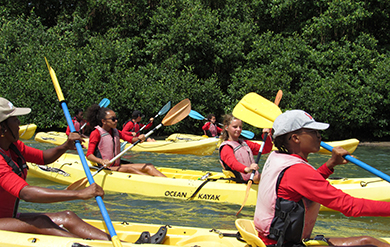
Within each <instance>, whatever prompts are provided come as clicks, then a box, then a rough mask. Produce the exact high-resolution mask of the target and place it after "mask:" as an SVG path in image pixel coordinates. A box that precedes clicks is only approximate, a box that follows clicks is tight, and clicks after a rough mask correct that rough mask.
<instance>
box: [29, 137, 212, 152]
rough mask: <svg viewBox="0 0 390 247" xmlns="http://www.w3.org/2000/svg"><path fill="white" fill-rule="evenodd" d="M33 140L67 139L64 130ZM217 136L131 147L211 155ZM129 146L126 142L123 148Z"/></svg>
mask: <svg viewBox="0 0 390 247" xmlns="http://www.w3.org/2000/svg"><path fill="white" fill-rule="evenodd" d="M35 140H36V141H38V142H43V143H51V144H55V145H61V144H62V143H64V142H65V141H66V140H67V136H66V134H65V133H64V132H55V131H50V132H38V133H37V134H36V135H35ZM84 141H85V142H83V146H84V147H88V141H89V139H88V138H85V139H84ZM218 142H219V139H217V138H200V139H198V140H195V141H194V140H188V139H182V138H171V139H169V138H167V139H166V140H156V141H155V142H143V143H139V144H137V145H135V146H134V147H132V148H131V151H135V152H155V153H175V154H193V155H211V154H212V153H213V152H214V151H215V149H216V148H217V143H218ZM129 146H131V144H129V143H128V144H126V146H125V148H127V147H129Z"/></svg>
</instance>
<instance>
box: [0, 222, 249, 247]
mask: <svg viewBox="0 0 390 247" xmlns="http://www.w3.org/2000/svg"><path fill="white" fill-rule="evenodd" d="M85 221H86V222H88V223H89V224H91V225H93V226H95V227H97V228H99V229H101V230H103V231H105V232H108V230H107V228H106V227H105V224H104V222H103V221H99V220H85ZM112 223H113V226H114V228H115V231H116V233H117V235H118V237H119V239H121V240H122V241H125V242H122V246H125V247H126V246H133V247H134V246H140V245H139V244H133V243H135V242H136V241H137V240H138V238H139V237H140V235H141V233H142V232H144V231H148V232H150V235H151V236H152V235H153V234H155V233H157V232H158V230H159V229H160V227H161V226H162V225H153V224H142V223H131V222H126V221H123V222H115V221H114V222H112ZM221 231H222V232H223V233H228V234H231V235H235V234H236V233H237V230H221ZM0 236H1V238H0V244H1V246H14V247H15V246H37V247H43V246H60V247H65V246H66V247H71V246H94V247H105V246H112V242H111V241H101V240H86V239H80V238H66V237H58V236H48V235H40V234H29V233H17V232H9V231H0ZM76 244H82V245H76ZM161 245H163V246H188V247H189V246H199V247H200V246H221V247H222V246H224V247H234V246H237V247H241V246H246V243H245V242H241V241H238V240H237V238H236V237H224V236H220V235H219V234H218V232H216V231H212V229H205V228H195V227H180V226H167V235H166V236H165V239H164V241H163V243H162V244H148V245H147V246H161Z"/></svg>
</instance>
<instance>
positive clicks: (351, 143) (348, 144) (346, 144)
mask: <svg viewBox="0 0 390 247" xmlns="http://www.w3.org/2000/svg"><path fill="white" fill-rule="evenodd" d="M208 138H209V137H207V136H206V137H205V136H198V135H191V134H172V135H170V136H169V137H168V138H167V140H187V141H190V140H193V141H194V140H203V139H208ZM211 139H213V138H211ZM250 141H252V142H256V143H258V144H260V145H262V144H263V141H257V140H250ZM326 143H327V144H329V145H331V146H332V147H337V146H340V147H343V148H344V149H345V150H347V151H348V152H349V153H351V154H352V153H353V152H354V151H355V150H356V148H357V146H358V145H359V140H358V139H356V138H351V139H347V140H341V141H330V142H326ZM220 144H221V141H219V142H218V143H217V146H218V147H219V145H220ZM272 150H274V151H275V150H277V148H276V147H275V146H273V148H272ZM319 153H322V154H330V153H331V152H329V151H328V150H326V149H324V148H322V147H321V148H320V151H319Z"/></svg>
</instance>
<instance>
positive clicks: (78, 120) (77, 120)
mask: <svg viewBox="0 0 390 247" xmlns="http://www.w3.org/2000/svg"><path fill="white" fill-rule="evenodd" d="M83 115H84V111H83V109H80V108H77V109H76V110H75V112H74V117H73V119H72V122H73V125H74V128H75V130H76V131H77V132H79V131H80V129H81V127H82V126H83V125H84V123H85V121H84V118H83ZM65 133H66V135H68V136H69V134H70V129H69V126H68V127H67V128H66V131H65ZM80 134H84V129H82V130H81V133H80Z"/></svg>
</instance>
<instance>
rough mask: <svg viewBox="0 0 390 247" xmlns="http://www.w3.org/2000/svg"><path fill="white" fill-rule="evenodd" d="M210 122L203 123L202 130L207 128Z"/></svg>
mask: <svg viewBox="0 0 390 247" xmlns="http://www.w3.org/2000/svg"><path fill="white" fill-rule="evenodd" d="M210 124H211V123H210V122H207V123H205V124H204V125H203V127H202V130H204V131H206V130H209V128H210Z"/></svg>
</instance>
